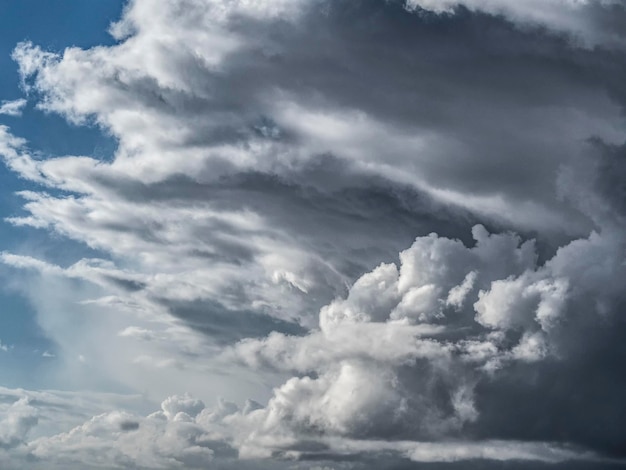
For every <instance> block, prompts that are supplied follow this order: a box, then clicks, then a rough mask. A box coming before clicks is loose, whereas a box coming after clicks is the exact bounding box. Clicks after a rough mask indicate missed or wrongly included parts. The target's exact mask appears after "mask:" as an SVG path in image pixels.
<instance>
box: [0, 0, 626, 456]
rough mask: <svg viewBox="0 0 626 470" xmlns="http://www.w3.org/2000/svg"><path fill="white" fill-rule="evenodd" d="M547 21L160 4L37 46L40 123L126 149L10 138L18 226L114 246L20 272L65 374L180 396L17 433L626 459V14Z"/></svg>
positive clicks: (566, 9) (486, 13) (32, 63)
mask: <svg viewBox="0 0 626 470" xmlns="http://www.w3.org/2000/svg"><path fill="white" fill-rule="evenodd" d="M537 5H538V4H537V2H530V1H520V2H515V3H512V2H502V1H496V0H493V1H486V0H485V1H482V0H481V1H459V2H456V1H454V2H452V1H449V2H448V1H441V2H429V1H426V0H424V1H419V0H416V1H411V2H404V1H379V0H366V1H360V2H354V1H349V0H340V1H337V2H327V1H322V0H319V1H317V0H316V1H312V2H303V1H282V0H281V1H264V2H258V1H246V0H236V1H221V0H159V1H157V0H134V1H132V2H130V3H129V4H128V5H127V7H126V9H125V10H124V13H123V15H122V17H121V18H120V19H119V21H118V22H116V23H115V24H113V25H112V26H111V33H112V34H113V35H114V38H115V40H116V42H115V43H114V44H113V45H111V46H107V47H104V46H102V47H94V48H90V49H80V48H76V47H71V48H67V49H65V50H64V51H62V52H60V53H56V52H49V51H46V50H44V49H43V48H42V47H40V46H37V45H35V44H32V43H29V42H24V43H21V44H18V45H17V46H16V48H15V50H14V53H13V57H14V59H15V61H16V63H17V66H18V68H19V72H20V76H21V79H22V82H23V87H24V89H25V90H26V91H27V92H28V93H30V94H31V96H33V97H36V98H37V100H38V104H37V106H38V108H39V109H40V110H43V111H46V112H52V113H57V114H59V115H61V116H62V117H64V118H65V119H67V120H68V121H70V122H72V123H74V124H77V125H83V124H95V125H97V126H99V127H100V129H102V131H103V132H107V133H109V134H110V135H111V136H112V137H113V138H114V139H115V140H116V142H117V147H116V150H115V152H114V154H113V155H111V156H110V158H107V159H98V158H96V157H94V156H89V155H65V156H58V157H47V156H46V155H45V154H42V153H41V152H38V151H34V152H33V151H31V150H30V149H29V146H28V142H27V141H26V140H24V139H22V138H21V137H19V136H16V135H14V133H13V132H12V131H11V130H10V129H9V128H7V127H6V126H0V155H1V156H2V157H3V159H4V161H5V163H6V165H7V167H8V168H9V169H10V170H11V171H13V172H14V173H16V174H17V175H18V176H19V177H21V178H23V179H24V180H25V181H27V184H28V188H29V189H28V190H25V191H21V192H20V193H19V194H18V196H19V197H20V198H22V200H23V211H22V212H20V213H18V214H15V215H13V216H11V217H9V218H8V219H7V222H8V223H10V224H13V225H14V226H15V227H18V228H21V229H22V230H24V231H28V230H29V229H33V228H34V229H38V230H45V231H48V232H50V233H52V234H53V236H56V237H61V238H62V239H63V240H66V241H67V242H68V243H76V244H82V245H86V246H87V247H88V248H90V253H91V255H90V256H91V257H90V258H87V257H81V256H77V257H74V258H72V257H71V256H68V257H67V259H64V260H59V259H55V260H51V259H47V258H46V257H45V256H41V255H39V254H37V253H33V252H32V250H29V249H16V250H13V251H3V252H2V254H1V256H0V261H1V262H2V264H3V269H7V270H10V272H11V275H12V280H13V284H14V285H15V286H16V289H18V290H19V291H20V292H22V294H23V295H25V296H26V297H27V298H28V299H29V300H30V302H31V303H32V304H33V306H34V307H35V310H36V311H37V321H38V323H39V325H40V326H41V327H42V330H43V331H44V333H45V334H47V335H48V336H49V337H50V338H51V339H52V340H53V341H54V342H55V343H56V345H57V346H58V349H55V352H57V351H58V357H57V360H55V363H58V364H59V366H58V367H59V370H58V371H56V373H58V374H59V376H61V377H64V378H66V379H67V380H68V381H69V383H71V384H72V385H73V386H74V387H77V388H91V387H93V386H94V384H100V383H102V381H105V382H106V383H107V384H108V383H110V384H114V385H111V386H114V387H119V388H121V389H124V390H128V389H130V390H133V391H139V392H141V393H144V394H145V396H147V397H148V398H149V399H150V400H152V401H155V400H157V399H158V400H159V401H160V400H161V399H162V398H163V397H164V396H170V395H171V396H172V397H171V398H168V399H166V400H165V401H163V402H162V405H161V410H160V411H158V412H156V413H153V414H150V415H146V413H144V412H143V411H142V412H139V411H137V410H128V409H121V408H120V407H117V408H115V407H112V408H111V409H116V410H117V411H111V409H108V410H107V409H102V408H98V409H94V410H93V412H91V413H86V414H85V416H83V419H81V420H80V422H78V423H77V422H75V420H72V423H71V426H70V425H69V423H67V424H68V425H66V426H64V428H63V429H55V430H53V431H52V430H48V431H46V432H43V431H41V432H40V434H39V435H37V436H36V438H34V439H29V433H30V432H37V429H38V427H39V424H37V422H36V421H34V420H33V419H34V418H32V416H37V413H36V412H35V411H33V410H31V408H32V407H33V405H32V400H31V401H29V400H25V401H24V402H21V401H20V400H21V398H18V399H17V400H14V401H15V403H13V404H12V405H11V407H10V408H8V409H7V410H8V411H7V418H6V419H5V420H4V421H1V423H3V424H2V425H3V426H4V427H5V428H6V431H5V430H2V431H0V441H1V442H6V443H7V444H6V447H13V448H17V447H19V448H20V449H21V452H23V454H20V456H21V457H24V458H26V457H28V458H31V459H34V461H35V462H40V463H41V462H44V461H50V462H52V463H53V464H54V465H60V466H63V465H68V466H70V465H74V466H76V465H79V466H80V465H86V466H94V467H98V466H101V467H105V468H106V467H107V466H108V467H116V466H117V467H120V468H128V467H130V468H133V466H135V467H137V468H142V467H145V468H177V467H182V468H196V467H197V468H205V467H206V466H207V465H210V462H214V463H215V462H216V461H220V464H219V465H222V463H223V465H224V466H227V465H231V464H232V465H233V466H234V468H239V467H237V465H248V464H247V463H245V460H246V459H249V460H250V461H253V462H254V465H256V466H261V467H262V466H263V465H271V464H273V463H274V460H272V459H278V460H279V461H280V463H276V465H285V466H287V465H289V463H285V461H288V460H289V459H295V460H300V461H301V463H302V465H308V464H307V463H306V462H308V460H313V461H318V462H317V463H316V464H314V463H311V466H313V465H318V466H319V465H320V464H319V461H323V460H324V459H335V460H338V461H341V462H344V463H341V465H342V467H341V468H344V467H345V468H351V467H354V468H358V465H359V459H360V458H365V459H366V460H367V459H371V460H367V461H369V462H372V461H374V460H375V459H378V458H382V459H384V456H385V455H388V454H392V455H393V456H394V458H398V459H400V460H402V461H403V462H404V463H407V462H409V461H416V462H448V463H450V462H457V461H466V460H473V459H490V460H493V459H495V460H532V461H541V462H566V461H568V460H570V459H571V460H576V459H578V460H585V461H587V460H590V461H591V460H597V459H602V458H608V457H607V456H610V457H620V458H621V457H623V456H624V454H623V446H622V444H623V438H622V437H621V436H623V435H624V434H625V433H626V429H625V428H624V426H625V425H624V422H626V421H624V420H623V419H622V417H623V416H622V415H623V409H624V407H623V404H621V402H622V398H621V397H622V396H623V393H624V391H625V390H626V388H625V386H626V380H625V379H624V374H623V372H622V371H621V363H620V361H619V360H617V359H616V358H619V357H623V354H624V346H623V345H624V344H626V343H624V341H623V338H621V336H622V335H623V326H624V322H623V319H622V318H621V317H620V315H619V312H620V310H621V308H622V307H623V305H624V302H625V299H624V294H623V285H622V284H623V282H622V280H623V279H624V276H625V275H626V272H624V271H625V269H626V264H625V262H624V260H625V255H624V253H625V251H626V247H625V245H624V223H625V217H624V210H623V209H624V204H623V196H624V194H623V193H624V192H623V184H622V182H621V180H622V179H623V176H624V165H623V164H622V160H623V154H624V150H623V143H624V140H625V139H626V133H625V132H624V113H623V111H624V105H625V104H626V88H625V87H624V83H626V81H625V80H624V77H626V60H625V59H624V52H623V48H621V45H622V39H623V28H620V27H619V25H618V24H617V23H619V19H622V18H624V10H623V7H622V6H621V5H619V4H617V3H615V2H604V1H585V2H575V1H567V0H554V1H548V2H541V7H538V6H537ZM429 12H430V13H429ZM433 13H434V14H433ZM575 37H579V38H582V41H576V40H572V38H575ZM398 253H399V254H398ZM581 345H584V347H582V346H581ZM183 391H190V392H193V395H194V396H197V397H198V398H197V399H196V398H193V397H192V396H191V395H182V393H183ZM29 396H30V395H29ZM218 396H224V397H226V401H225V400H221V401H218V404H217V406H216V407H211V406H209V407H205V403H212V402H215V401H216V400H217V397H218ZM246 398H251V399H253V400H255V401H248V402H246V404H245V405H242V406H239V405H237V404H235V402H237V403H243V402H244V400H245V399H246ZM259 403H262V404H259ZM13 405H15V408H13ZM29 407H30V408H29ZM31 411H33V413H34V414H32V415H31V414H29V413H31ZM44 411H45V410H44ZM144 411H145V410H144ZM40 414H41V415H42V416H47V414H46V412H40ZM591 423H594V424H593V425H591ZM3 429H4V428H3ZM3 436H4V437H3ZM3 445H4V444H3ZM25 456H26V457H25ZM236 458H241V459H242V461H241V462H238V461H236ZM263 459H266V460H268V461H269V462H272V463H268V462H266V463H265V464H264V463H262V460H263ZM342 459H343V460H342ZM222 460H223V461H224V462H226V463H224V462H222ZM345 462H348V463H345ZM465 463H466V462H464V463H463V464H465ZM322 464H323V465H325V463H322ZM250 465H252V464H250ZM331 465H334V464H331ZM364 465H367V462H366V463H365V464H364ZM70 468H71V467H70ZM81 468H82V467H81ZM224 468H227V467H224ZM252 468H254V467H252ZM303 468H306V467H303ZM380 468H384V466H382V465H381V467H380Z"/></svg>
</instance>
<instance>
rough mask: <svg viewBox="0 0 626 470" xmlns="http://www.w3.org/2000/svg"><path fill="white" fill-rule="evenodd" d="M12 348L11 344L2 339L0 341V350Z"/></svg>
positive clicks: (5, 350) (7, 350) (6, 350)
mask: <svg viewBox="0 0 626 470" xmlns="http://www.w3.org/2000/svg"><path fill="white" fill-rule="evenodd" d="M11 349H13V345H12V344H11V345H7V344H4V343H3V342H2V341H0V351H4V352H9V350H11Z"/></svg>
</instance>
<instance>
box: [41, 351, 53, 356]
mask: <svg viewBox="0 0 626 470" xmlns="http://www.w3.org/2000/svg"><path fill="white" fill-rule="evenodd" d="M41 357H56V355H55V354H52V353H51V352H49V351H44V352H43V353H42V354H41Z"/></svg>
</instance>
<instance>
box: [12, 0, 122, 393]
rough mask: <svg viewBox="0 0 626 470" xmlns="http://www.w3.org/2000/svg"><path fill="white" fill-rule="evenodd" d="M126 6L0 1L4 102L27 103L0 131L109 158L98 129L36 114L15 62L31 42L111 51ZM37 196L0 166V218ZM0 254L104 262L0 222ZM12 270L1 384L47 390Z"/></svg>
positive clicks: (63, 151) (61, 241) (94, 0)
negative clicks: (113, 27)
mask: <svg viewBox="0 0 626 470" xmlns="http://www.w3.org/2000/svg"><path fill="white" fill-rule="evenodd" d="M124 3H125V2H124V1H122V0H89V1H86V0H2V1H0V102H2V101H13V100H18V99H22V98H26V99H27V103H26V105H25V106H24V107H23V109H22V112H21V115H16V116H11V115H6V114H3V115H0V125H5V126H8V127H9V128H10V131H11V133H12V134H14V135H16V136H18V137H21V138H24V139H26V140H27V142H28V147H29V149H30V150H31V151H33V152H36V153H38V154H40V155H41V156H42V158H46V157H54V156H61V155H89V156H93V157H96V158H100V159H108V158H111V156H112V155H113V152H114V151H115V148H116V143H115V141H114V139H112V138H111V137H110V136H109V135H107V134H106V133H105V132H103V131H102V130H101V129H99V128H98V127H97V126H93V125H92V126H89V125H86V126H76V125H73V124H70V123H68V122H66V121H65V120H64V119H63V118H62V117H61V116H57V115H54V114H51V113H44V112H42V111H41V110H39V109H37V108H36V104H37V103H36V100H37V97H36V96H34V95H31V96H26V95H25V93H24V91H23V90H22V89H21V88H20V77H19V74H18V70H17V66H16V64H15V63H14V62H13V60H12V58H11V54H12V52H13V49H14V48H15V46H16V45H17V44H18V43H19V42H21V41H31V42H32V43H34V44H36V45H38V46H40V47H42V48H43V49H45V50H49V51H56V52H61V51H63V50H64V49H65V48H66V47H70V46H78V47H83V48H88V47H92V46H95V45H109V44H113V43H114V42H115V41H114V39H113V38H112V37H111V36H110V35H109V34H108V32H107V29H108V27H109V25H110V23H111V22H112V21H115V20H116V19H118V18H119V17H120V14H121V11H122V8H123V5H124ZM27 189H33V185H32V184H31V183H29V182H26V181H24V180H21V179H19V178H17V177H16V175H15V174H13V173H12V172H11V171H9V170H8V169H7V168H6V167H4V165H0V218H1V219H4V218H6V217H13V216H19V215H21V214H22V200H21V198H20V197H19V196H16V195H15V193H16V192H17V191H21V190H27ZM0 251H11V252H14V253H18V254H19V253H29V254H33V253H35V254H37V255H38V256H40V257H41V258H42V259H45V260H47V261H49V262H52V263H56V264H59V265H62V266H67V265H69V264H71V263H73V262H75V261H76V260H78V259H80V258H83V257H96V256H97V257H103V256H104V255H103V254H102V253H98V252H95V251H94V250H91V249H90V248H89V247H87V246H85V245H83V244H79V243H74V242H71V241H69V240H67V239H65V238H62V237H59V236H54V235H52V234H50V233H48V232H47V231H44V230H38V229H29V228H26V227H13V226H11V225H10V224H9V223H7V222H4V221H1V222H0ZM13 274H14V273H12V272H11V269H8V268H6V267H4V268H0V384H2V385H5V386H17V385H18V384H19V385H20V386H26V387H28V386H32V387H39V386H46V385H50V384H46V383H45V382H46V378H45V375H46V374H45V373H44V372H45V370H47V365H48V364H50V362H52V361H54V360H55V358H54V357H52V356H54V345H53V344H52V343H50V341H49V340H47V339H46V338H45V336H44V335H43V333H42V332H41V330H40V329H39V327H38V325H37V321H36V315H35V311H34V309H33V308H32V307H31V306H30V305H29V304H28V302H27V301H26V300H24V299H23V298H21V297H20V295H19V294H18V293H17V292H16V291H15V290H14V289H12V288H11V284H12V282H13V279H12V277H13Z"/></svg>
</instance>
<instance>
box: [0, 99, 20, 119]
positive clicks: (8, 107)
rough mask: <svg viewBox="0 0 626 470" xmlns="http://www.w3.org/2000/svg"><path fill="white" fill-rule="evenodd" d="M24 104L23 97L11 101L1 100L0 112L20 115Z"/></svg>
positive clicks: (8, 114)
mask: <svg viewBox="0 0 626 470" xmlns="http://www.w3.org/2000/svg"><path fill="white" fill-rule="evenodd" d="M24 106H26V100H25V99H24V98H20V99H19V100H13V101H3V102H2V104H0V114H5V115H7V116H21V115H22V109H24Z"/></svg>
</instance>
